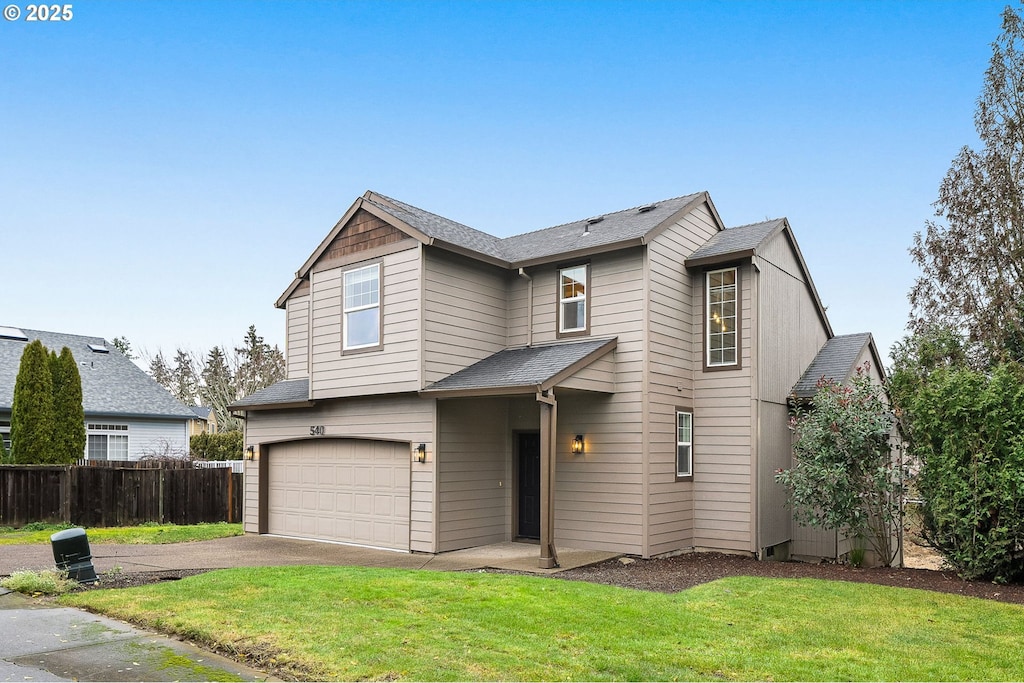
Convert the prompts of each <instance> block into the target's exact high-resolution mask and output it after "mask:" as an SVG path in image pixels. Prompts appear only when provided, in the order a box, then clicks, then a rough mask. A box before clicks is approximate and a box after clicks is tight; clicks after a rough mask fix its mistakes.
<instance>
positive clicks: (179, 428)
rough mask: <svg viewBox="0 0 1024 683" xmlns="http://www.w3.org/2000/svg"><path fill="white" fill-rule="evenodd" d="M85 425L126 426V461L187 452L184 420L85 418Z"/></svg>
mask: <svg viewBox="0 0 1024 683" xmlns="http://www.w3.org/2000/svg"><path fill="white" fill-rule="evenodd" d="M85 422H86V424H87V425H88V424H127V425H128V459H129V460H140V459H142V458H144V457H146V456H152V455H175V456H181V455H184V454H186V453H188V452H189V438H188V423H187V421H186V420H137V419H131V420H124V419H123V418H117V417H109V418H107V417H103V418H101V417H86V419H85Z"/></svg>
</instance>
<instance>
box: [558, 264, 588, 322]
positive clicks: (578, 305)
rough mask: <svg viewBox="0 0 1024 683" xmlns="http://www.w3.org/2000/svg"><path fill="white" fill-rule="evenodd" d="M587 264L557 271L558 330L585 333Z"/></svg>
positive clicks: (586, 317)
mask: <svg viewBox="0 0 1024 683" xmlns="http://www.w3.org/2000/svg"><path fill="white" fill-rule="evenodd" d="M589 270H590V268H589V266H588V265H587V264H585V263H584V264H582V265H578V266H572V267H571V268H562V269H560V270H559V271H558V332H559V334H565V333H572V332H576V333H586V331H587V323H588V322H589V318H588V313H587V287H588V285H589V279H590V278H589Z"/></svg>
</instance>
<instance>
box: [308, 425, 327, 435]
mask: <svg viewBox="0 0 1024 683" xmlns="http://www.w3.org/2000/svg"><path fill="white" fill-rule="evenodd" d="M326 433H327V430H326V429H324V426H323V425H318V426H316V427H310V428H309V435H310V436H323V435H324V434H326Z"/></svg>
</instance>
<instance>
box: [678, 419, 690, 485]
mask: <svg viewBox="0 0 1024 683" xmlns="http://www.w3.org/2000/svg"><path fill="white" fill-rule="evenodd" d="M692 476H693V413H692V412H690V411H689V410H677V411H676V477H677V478H682V477H692Z"/></svg>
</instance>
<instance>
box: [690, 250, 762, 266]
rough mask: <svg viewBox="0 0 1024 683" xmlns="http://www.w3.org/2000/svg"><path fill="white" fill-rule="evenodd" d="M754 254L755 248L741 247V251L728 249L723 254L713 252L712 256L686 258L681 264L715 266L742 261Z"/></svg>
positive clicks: (755, 253) (755, 252)
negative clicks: (728, 250)
mask: <svg viewBox="0 0 1024 683" xmlns="http://www.w3.org/2000/svg"><path fill="white" fill-rule="evenodd" d="M756 255H757V250H756V249H743V250H742V251H730V252H728V253H725V254H715V255H714V256H705V257H703V258H695V259H691V258H688V259H686V260H685V261H683V265H684V266H685V267H686V268H705V267H707V266H717V265H720V264H722V263H731V262H733V261H744V260H746V259H749V258H752V257H754V256H756Z"/></svg>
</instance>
